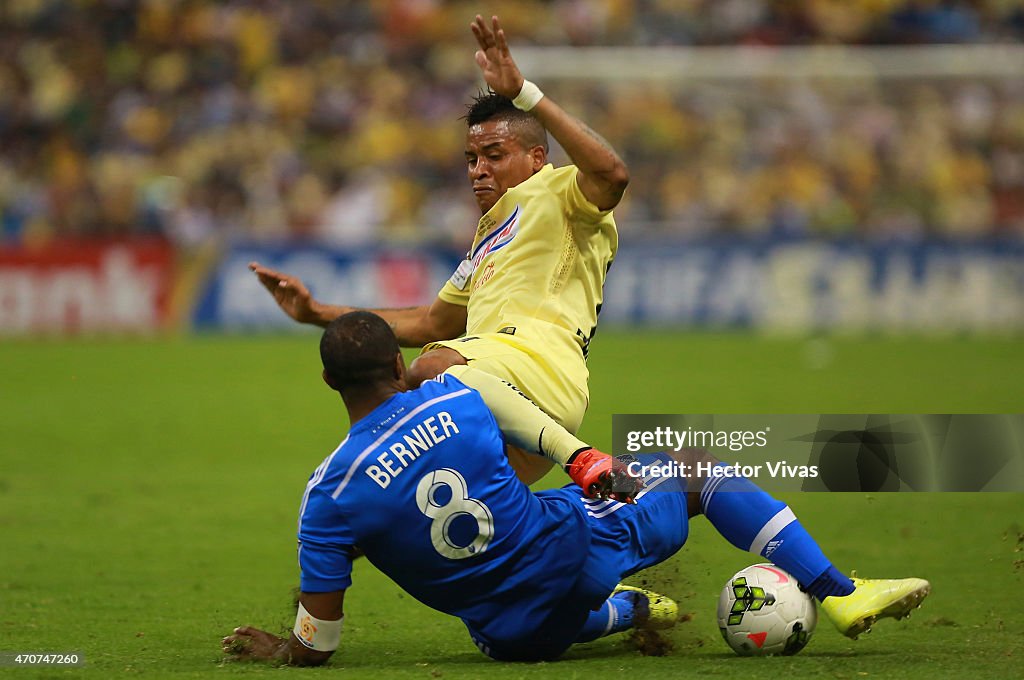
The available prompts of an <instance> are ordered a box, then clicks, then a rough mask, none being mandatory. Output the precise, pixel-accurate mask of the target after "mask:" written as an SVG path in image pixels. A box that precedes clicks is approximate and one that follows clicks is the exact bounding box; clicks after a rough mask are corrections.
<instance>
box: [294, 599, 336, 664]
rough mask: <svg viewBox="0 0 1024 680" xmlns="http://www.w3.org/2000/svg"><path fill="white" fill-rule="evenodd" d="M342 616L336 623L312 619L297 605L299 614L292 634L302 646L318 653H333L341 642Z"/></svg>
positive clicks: (303, 608)
mask: <svg viewBox="0 0 1024 680" xmlns="http://www.w3.org/2000/svg"><path fill="white" fill-rule="evenodd" d="M344 620H345V617H344V616H342V617H341V618H340V619H338V620H337V621H324V620H322V619H318V618H316V617H314V616H313V615H312V614H310V613H309V612H307V611H306V608H305V607H303V606H302V603H301V602H300V603H299V612H298V614H296V615H295V628H293V629H292V633H293V634H294V635H295V637H296V638H297V639H298V641H299V642H301V643H302V644H303V645H304V646H306V647H309V648H310V649H315V650H316V651H318V652H333V651H334V650H336V649H337V648H338V644H339V643H340V642H341V622H342V621H344Z"/></svg>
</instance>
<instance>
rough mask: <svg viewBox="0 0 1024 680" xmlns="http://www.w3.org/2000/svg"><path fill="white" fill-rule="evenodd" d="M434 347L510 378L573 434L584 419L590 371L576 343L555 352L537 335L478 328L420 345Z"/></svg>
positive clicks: (510, 380)
mask: <svg viewBox="0 0 1024 680" xmlns="http://www.w3.org/2000/svg"><path fill="white" fill-rule="evenodd" d="M439 347H447V348H449V349H452V350H455V351H456V352H458V353H459V354H461V355H462V357H463V358H464V359H465V360H466V361H467V362H468V363H469V365H470V366H472V367H473V368H476V369H479V370H481V371H484V372H486V373H490V374H491V375H493V376H496V377H498V378H501V379H502V380H507V381H508V382H510V383H512V384H513V385H515V386H516V387H518V388H519V389H520V390H522V391H523V394H525V395H526V396H528V397H529V398H530V399H532V400H533V403H535V404H537V406H539V407H540V408H541V410H543V411H544V412H545V413H547V414H548V415H549V416H551V417H552V418H553V419H554V420H555V421H556V422H557V423H558V424H559V425H561V426H562V427H564V428H565V429H567V430H569V432H572V433H573V434H576V432H578V431H579V429H580V425H582V424H583V416H584V414H585V413H586V412H587V406H588V405H589V403H590V396H589V393H588V391H587V378H588V377H589V374H588V373H587V367H586V364H585V363H584V361H583V357H582V354H581V353H580V351H579V349H574V350H573V349H570V350H566V351H562V352H559V351H554V347H552V346H550V345H549V346H543V345H541V344H540V342H539V341H538V340H537V339H536V338H533V339H526V338H522V337H519V336H515V337H513V336H510V335H506V334H504V333H482V334H479V335H470V336H466V337H463V338H457V339H455V340H445V341H443V342H433V343H430V344H429V345H426V346H425V347H424V348H423V351H424V352H429V351H430V350H433V349H437V348H439ZM570 351H575V353H576V354H577V355H578V357H577V356H571V354H570ZM556 367H557V368H556Z"/></svg>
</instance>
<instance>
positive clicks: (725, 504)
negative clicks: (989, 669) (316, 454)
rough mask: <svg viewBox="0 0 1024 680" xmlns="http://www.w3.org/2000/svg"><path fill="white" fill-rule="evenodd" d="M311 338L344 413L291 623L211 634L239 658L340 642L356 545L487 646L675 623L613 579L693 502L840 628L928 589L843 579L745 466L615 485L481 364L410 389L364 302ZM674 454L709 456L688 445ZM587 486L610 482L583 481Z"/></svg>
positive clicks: (631, 569)
mask: <svg viewBox="0 0 1024 680" xmlns="http://www.w3.org/2000/svg"><path fill="white" fill-rule="evenodd" d="M320 354H321V359H322V361H323V367H324V368H323V377H324V380H325V381H326V382H327V384H328V385H330V386H331V388H332V389H335V390H337V391H338V392H339V393H340V394H341V397H342V399H343V400H344V402H345V406H346V408H347V410H348V414H349V419H350V422H351V428H350V430H349V434H348V436H347V437H346V438H345V440H344V441H342V443H341V444H340V445H339V446H338V448H337V449H335V451H334V452H333V453H332V454H331V455H330V456H328V457H327V458H326V459H325V460H324V461H323V463H322V464H321V465H320V466H319V467H318V468H317V469H316V471H315V472H314V473H313V475H312V476H311V477H310V479H309V482H308V484H307V485H306V490H305V493H304V494H303V497H302V503H301V507H300V510H299V529H298V535H299V550H298V558H299V565H300V568H301V591H302V592H301V595H300V598H299V608H298V614H297V616H296V621H295V627H294V629H293V631H292V633H291V634H290V635H289V637H288V638H287V639H284V638H279V637H277V636H275V635H272V634H270V633H267V632H265V631H261V630H258V629H255V628H251V627H241V628H237V629H235V631H234V633H233V634H232V635H229V636H228V637H226V638H224V640H223V645H224V649H225V651H226V652H227V653H229V654H232V655H234V656H237V657H239V658H253V659H267V660H270V659H276V660H279V661H283V662H285V663H291V664H296V665H318V664H321V663H323V662H324V661H326V660H327V659H328V658H329V657H330V656H331V654H332V653H333V652H334V650H336V649H337V648H338V646H339V641H340V635H341V626H342V618H343V604H344V599H345V591H346V590H347V589H348V588H349V587H350V586H351V585H352V579H351V570H352V560H353V559H354V557H355V556H356V554H357V552H361V553H363V554H365V555H366V557H367V559H369V560H370V561H371V562H372V563H373V564H374V565H375V566H376V567H377V568H378V569H380V570H381V571H382V572H383V573H385V574H386V575H387V576H389V577H390V578H392V579H393V580H394V581H395V582H396V583H398V584H399V585H400V586H401V587H402V588H403V589H404V590H405V591H406V592H408V593H409V594H411V595H412V596H414V597H415V598H416V599H418V600H420V601H421V602H423V603H424V604H426V605H428V606H430V607H433V608H434V609H437V610H439V611H442V612H445V613H447V614H451V615H453V616H458V617H459V618H460V619H462V621H463V622H465V624H466V626H467V628H468V629H469V633H470V635H471V636H472V639H473V641H474V642H475V643H476V645H477V646H478V647H479V648H480V649H481V650H482V651H483V652H484V653H485V654H487V655H488V656H491V657H493V658H495V659H502V660H541V659H554V658H556V657H557V656H558V655H560V654H561V653H562V652H564V651H565V650H566V649H568V648H569V646H571V645H572V644H573V643H575V642H583V641H589V640H593V639H596V638H598V637H601V636H602V635H607V634H610V633H613V632H618V631H622V630H626V629H628V628H630V627H632V626H634V625H636V624H644V623H647V624H655V625H663V624H664V625H671V623H673V622H674V615H675V606H674V603H671V602H666V601H659V598H658V597H656V596H655V595H654V594H652V593H648V592H646V591H638V590H637V589H626V590H623V589H622V588H619V587H617V585H618V583H619V581H620V580H621V579H622V578H624V577H626V576H628V575H630V574H633V573H635V572H637V571H639V570H641V569H644V568H646V567H649V566H651V565H653V564H656V563H658V562H660V561H662V560H665V559H667V558H668V557H670V556H671V555H673V554H674V553H675V552H676V551H677V550H679V549H680V548H681V547H682V545H683V543H684V542H685V541H686V537H687V532H688V517H690V516H693V515H696V514H698V513H703V514H704V515H705V516H706V517H707V518H708V519H709V520H710V521H711V523H712V524H713V525H714V526H715V528H716V529H717V530H718V531H719V532H720V533H721V534H722V535H723V536H724V537H725V538H726V539H728V540H729V541H730V542H732V543H733V544H734V545H736V546H738V547H740V548H743V549H745V550H753V551H755V552H759V553H762V554H764V553H766V552H767V546H768V545H771V546H772V548H771V552H770V558H771V560H772V561H773V562H775V563H776V564H777V565H779V566H780V567H782V568H783V569H785V570H787V571H789V572H790V573H791V574H792V575H793V576H794V577H796V579H797V580H798V581H799V582H800V583H801V585H802V586H804V588H805V589H806V590H807V591H808V592H810V593H811V594H812V595H814V596H815V597H817V598H818V599H819V600H821V601H822V603H823V609H825V611H826V613H828V615H829V616H830V617H831V618H832V620H833V622H834V623H835V624H836V625H837V627H838V628H839V629H840V631H841V632H844V633H846V634H847V635H851V636H856V635H857V634H859V633H860V632H863V631H864V630H866V629H868V628H869V627H870V626H871V625H872V623H873V622H874V620H875V619H876V618H879V617H884V616H896V617H902V616H904V615H906V614H907V613H908V612H909V611H910V609H912V608H914V607H916V606H918V605H919V604H920V602H921V600H922V599H923V598H924V596H925V595H927V593H928V590H929V585H928V582H927V581H923V580H921V579H902V580H899V581H857V582H854V581H851V580H850V579H848V578H847V577H845V576H844V575H843V574H841V573H840V572H839V571H837V570H836V568H835V567H834V566H832V564H831V563H830V562H829V561H828V559H827V558H826V557H825V556H824V554H822V552H821V550H820V549H819V548H818V546H817V545H816V544H815V542H814V541H813V539H811V537H810V536H809V535H808V534H807V532H806V531H805V530H804V529H803V527H802V526H801V525H800V523H799V522H798V521H797V520H796V518H795V517H794V516H793V513H792V511H791V510H790V509H789V508H788V507H787V506H786V505H785V504H783V503H780V502H779V501H776V500H775V499H773V498H771V497H770V496H769V495H768V494H766V493H764V492H763V491H761V490H759V489H758V488H757V487H755V486H754V485H753V484H752V483H751V482H749V481H748V480H746V479H742V478H716V479H715V480H714V481H709V482H708V483H707V484H702V482H701V480H692V479H691V480H685V479H681V478H673V477H658V478H653V479H649V480H644V481H645V483H646V486H643V488H642V489H641V488H640V487H639V485H634V486H625V487H618V486H617V483H618V482H619V481H621V480H618V479H617V478H616V474H617V472H618V469H617V468H616V464H617V462H616V461H614V459H612V458H611V457H610V456H607V455H606V454H603V453H600V452H598V451H596V450H594V449H592V448H589V447H588V446H587V445H586V444H585V443H583V442H582V441H580V440H578V439H576V438H575V437H574V436H573V435H571V434H569V433H568V432H567V431H566V430H565V429H563V428H561V427H560V426H558V425H557V424H556V423H555V422H554V421H553V420H552V419H551V418H550V417H549V416H547V415H545V414H544V413H543V412H542V411H541V410H540V409H539V408H537V407H535V406H534V405H533V404H532V403H531V402H529V401H528V400H526V399H525V398H524V397H523V396H522V395H521V393H518V392H517V391H515V389H514V388H512V387H511V386H510V385H509V384H508V383H504V382H503V381H501V380H499V379H498V378H495V377H494V376H491V375H489V374H486V373H483V372H482V371H479V370H477V369H474V368H471V367H468V366H458V367H453V368H452V369H449V372H447V373H445V374H443V375H441V376H439V377H438V378H437V379H436V380H433V381H427V382H424V383H423V384H422V386H421V387H419V388H417V389H414V390H410V391H406V389H405V364H404V361H403V359H402V355H401V353H400V351H399V347H398V341H397V339H396V338H395V335H394V333H393V332H392V330H391V328H390V326H389V325H388V324H387V322H385V321H384V320H383V319H381V318H380V317H378V316H376V315H374V314H372V313H369V312H352V313H349V314H345V315H343V316H341V317H339V318H337V319H335V320H334V321H332V322H331V323H330V324H329V325H328V327H327V329H326V331H325V332H324V335H323V337H322V339H321V343H320ZM485 399H486V403H485ZM524 404H525V405H526V406H527V408H524ZM506 441H509V442H512V443H516V444H517V445H519V446H522V447H524V448H527V449H529V450H533V451H535V452H537V453H540V454H543V455H545V456H548V457H549V458H551V459H552V460H554V461H556V462H558V463H561V464H563V465H564V466H565V467H566V468H567V471H568V472H569V476H570V477H571V478H572V479H573V480H574V481H575V482H577V484H578V485H569V486H567V487H565V488H562V489H554V490H548V491H540V492H537V493H531V492H530V491H529V490H528V489H527V488H526V487H525V486H524V485H523V484H521V483H520V482H519V481H518V480H517V479H516V476H515V473H514V472H513V470H512V468H511V467H510V466H509V464H508V460H507V458H506V456H505V449H506ZM657 455H659V456H660V455H663V454H657ZM673 457H676V456H673ZM676 458H677V460H679V461H680V462H687V463H688V464H691V465H693V464H694V463H695V462H697V460H703V461H707V460H713V459H711V457H710V455H709V454H707V453H706V452H703V451H699V450H690V451H684V452H681V453H680V454H678V457H676ZM662 460H663V461H664V460H667V459H665V458H663V459H662ZM632 481H634V482H635V481H636V480H632ZM687 484H692V488H688V487H687ZM584 490H586V491H584ZM737 492H738V493H737ZM594 495H598V496H613V497H610V498H606V499H603V500H602V499H594V498H587V497H585V496H594ZM616 497H617V498H618V500H616ZM620 500H625V501H627V502H619V501H620ZM666 619H668V620H666Z"/></svg>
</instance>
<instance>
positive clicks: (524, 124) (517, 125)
mask: <svg viewBox="0 0 1024 680" xmlns="http://www.w3.org/2000/svg"><path fill="white" fill-rule="evenodd" d="M463 117H464V118H465V119H466V125H467V126H469V127H472V126H474V125H476V124H478V123H483V122H486V121H489V120H507V121H508V123H509V127H510V128H512V131H513V132H515V134H516V137H517V138H518V139H519V142H520V143H521V144H522V145H523V147H524V148H526V149H531V148H533V147H535V146H542V147H544V150H545V151H547V150H548V133H547V130H545V129H544V126H543V125H541V123H540V121H539V120H537V119H536V118H535V117H534V116H533V115H531V114H530V113H528V112H526V111H520V110H519V109H517V108H516V106H515V104H513V103H512V100H511V99H509V98H508V97H505V96H502V95H500V94H498V93H497V92H492V91H491V90H488V91H486V92H483V91H481V92H479V93H478V94H477V95H476V96H475V97H473V103H472V104H470V105H469V106H468V107H467V111H466V115H465V116H463Z"/></svg>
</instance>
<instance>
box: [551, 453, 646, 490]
mask: <svg viewBox="0 0 1024 680" xmlns="http://www.w3.org/2000/svg"><path fill="white" fill-rule="evenodd" d="M567 472H568V473H569V477H570V478H571V479H572V481H574V482H576V484H577V485H578V486H579V487H580V488H581V489H583V494H584V495H585V496H586V497H587V498H602V499H610V500H616V501H619V502H622V503H634V502H635V498H636V495H637V494H638V493H640V490H641V489H642V488H643V485H644V483H643V480H642V479H641V478H639V477H634V476H632V475H631V474H629V472H628V470H627V469H626V465H625V464H624V463H623V462H622V461H620V460H619V459H617V458H614V457H613V456H609V455H608V454H607V453H602V452H601V451H598V450H597V449H585V450H583V451H580V452H579V453H577V454H576V456H575V458H573V460H572V462H571V463H570V464H569V465H568V469H567Z"/></svg>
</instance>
